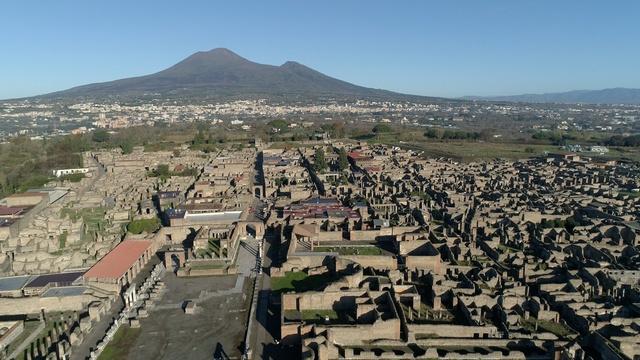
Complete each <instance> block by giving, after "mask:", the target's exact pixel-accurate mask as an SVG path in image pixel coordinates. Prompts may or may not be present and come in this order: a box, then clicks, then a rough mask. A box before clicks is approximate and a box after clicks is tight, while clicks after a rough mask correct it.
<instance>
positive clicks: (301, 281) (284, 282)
mask: <svg viewBox="0 0 640 360" xmlns="http://www.w3.org/2000/svg"><path fill="white" fill-rule="evenodd" d="M330 280H331V276H330V275H329V274H320V275H311V276H309V275H307V273H305V272H302V271H289V272H287V273H286V274H285V276H283V277H272V278H271V290H273V291H274V292H276V293H278V292H287V291H296V292H304V291H312V290H322V289H323V288H324V287H325V285H326V284H327V283H328V282H329V281H330Z"/></svg>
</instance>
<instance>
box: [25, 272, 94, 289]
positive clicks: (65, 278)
mask: <svg viewBox="0 0 640 360" xmlns="http://www.w3.org/2000/svg"><path fill="white" fill-rule="evenodd" d="M82 274H84V271H74V272H66V273H56V274H46V275H38V276H36V277H35V278H34V279H33V280H31V281H30V282H29V283H28V284H27V285H26V286H25V288H39V287H44V286H47V285H48V284H54V285H57V286H68V285H71V284H72V283H73V282H74V281H76V280H77V279H78V278H79V277H80V276H82Z"/></svg>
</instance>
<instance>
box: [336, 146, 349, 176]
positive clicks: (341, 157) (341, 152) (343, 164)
mask: <svg viewBox="0 0 640 360" xmlns="http://www.w3.org/2000/svg"><path fill="white" fill-rule="evenodd" d="M348 167H349V159H348V158H347V151H346V150H345V149H344V148H343V147H341V148H340V149H338V169H340V171H344V170H346V169H347V168H348Z"/></svg>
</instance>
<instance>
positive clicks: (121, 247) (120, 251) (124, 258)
mask: <svg viewBox="0 0 640 360" xmlns="http://www.w3.org/2000/svg"><path fill="white" fill-rule="evenodd" d="M150 246H151V241H147V240H125V241H123V242H121V243H120V244H118V245H117V246H116V247H115V248H113V250H111V251H110V252H109V253H108V254H107V255H105V256H104V257H103V258H102V259H100V261H98V262H97V263H96V264H95V265H93V266H92V267H91V269H89V271H87V272H86V273H85V274H84V278H85V279H118V278H120V277H121V276H122V275H124V274H125V273H126V272H127V270H129V268H130V267H131V266H132V265H133V264H134V263H135V262H136V261H137V260H138V259H139V258H140V256H142V254H144V252H145V251H146V250H147V249H148V248H149V247H150Z"/></svg>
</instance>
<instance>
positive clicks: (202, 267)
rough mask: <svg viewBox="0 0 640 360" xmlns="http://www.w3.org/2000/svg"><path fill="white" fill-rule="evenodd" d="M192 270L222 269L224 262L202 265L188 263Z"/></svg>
mask: <svg viewBox="0 0 640 360" xmlns="http://www.w3.org/2000/svg"><path fill="white" fill-rule="evenodd" d="M189 265H190V266H191V269H192V270H211V269H222V268H223V267H225V266H226V264H225V263H224V262H215V263H210V262H207V263H204V264H200V262H199V261H198V262H191V263H189Z"/></svg>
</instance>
